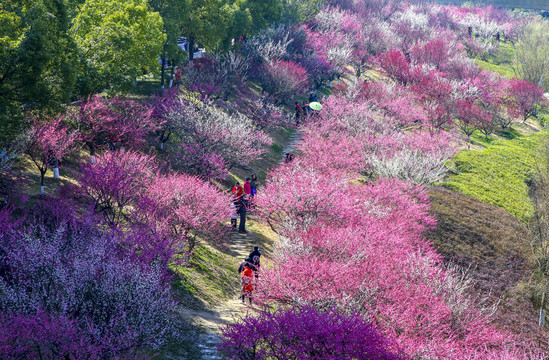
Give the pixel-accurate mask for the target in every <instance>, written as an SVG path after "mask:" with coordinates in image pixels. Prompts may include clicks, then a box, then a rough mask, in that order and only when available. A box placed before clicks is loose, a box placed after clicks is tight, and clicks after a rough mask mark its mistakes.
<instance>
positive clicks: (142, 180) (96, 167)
mask: <svg viewBox="0 0 549 360" xmlns="http://www.w3.org/2000/svg"><path fill="white" fill-rule="evenodd" d="M156 171H157V164H156V163H155V159H154V157H152V156H149V155H144V154H139V153H138V152H135V151H132V150H120V151H115V152H105V153H104V154H102V155H100V156H99V157H98V159H97V162H96V163H95V164H91V163H87V164H83V165H82V173H81V176H80V178H79V184H78V186H77V189H76V193H77V195H78V196H81V197H83V198H85V199H86V200H88V201H89V202H90V206H92V208H93V209H94V210H95V211H97V212H98V213H101V214H102V215H103V216H104V217H105V220H106V221H107V223H108V224H110V225H111V226H115V225H117V224H121V223H122V221H123V220H124V218H125V216H126V213H127V210H128V207H129V206H130V205H132V204H134V203H135V202H136V201H137V200H138V199H139V198H140V197H142V196H145V193H146V189H147V188H148V185H149V184H150V183H151V182H152V181H153V180H154V176H155V173H156Z"/></svg>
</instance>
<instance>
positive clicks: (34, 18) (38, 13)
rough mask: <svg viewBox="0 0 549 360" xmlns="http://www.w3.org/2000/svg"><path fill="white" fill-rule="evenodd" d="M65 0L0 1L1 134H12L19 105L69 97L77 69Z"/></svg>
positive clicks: (42, 105) (45, 104) (47, 104)
mask: <svg viewBox="0 0 549 360" xmlns="http://www.w3.org/2000/svg"><path fill="white" fill-rule="evenodd" d="M69 26H70V23H69V18H68V15H67V6H66V3H65V0H2V1H0V134H2V135H6V134H14V133H16V132H17V129H18V127H19V125H20V122H19V121H18V120H20V119H21V112H22V109H23V108H24V109H31V108H38V109H47V108H51V109H55V108H58V107H59V106H60V105H61V104H62V103H65V102H67V101H69V99H70V95H71V94H72V91H73V88H74V83H75V79H76V72H77V67H76V64H77V56H76V43H75V42H74V41H73V39H72V38H71V37H70V36H69V34H68V29H69Z"/></svg>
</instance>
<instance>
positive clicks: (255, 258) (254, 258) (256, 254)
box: [248, 246, 261, 278]
mask: <svg viewBox="0 0 549 360" xmlns="http://www.w3.org/2000/svg"><path fill="white" fill-rule="evenodd" d="M248 259H250V260H251V262H252V264H253V266H254V267H255V270H254V273H255V277H256V278H257V277H259V273H258V271H259V268H260V267H261V251H259V246H254V250H253V251H252V252H251V253H250V255H248Z"/></svg>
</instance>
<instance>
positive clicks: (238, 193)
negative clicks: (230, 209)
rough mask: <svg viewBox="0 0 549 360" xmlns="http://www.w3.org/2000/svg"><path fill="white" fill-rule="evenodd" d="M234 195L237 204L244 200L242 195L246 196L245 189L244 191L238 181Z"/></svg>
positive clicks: (233, 191)
mask: <svg viewBox="0 0 549 360" xmlns="http://www.w3.org/2000/svg"><path fill="white" fill-rule="evenodd" d="M232 193H233V196H234V197H235V200H234V201H235V203H238V202H239V201H240V200H241V199H242V195H244V189H242V186H240V183H239V182H238V181H237V182H235V183H234V187H233V190H232Z"/></svg>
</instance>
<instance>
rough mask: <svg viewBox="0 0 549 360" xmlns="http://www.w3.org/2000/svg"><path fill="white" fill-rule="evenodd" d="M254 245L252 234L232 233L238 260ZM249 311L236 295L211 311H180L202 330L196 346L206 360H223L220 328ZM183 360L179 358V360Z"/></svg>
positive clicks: (183, 316)
mask: <svg viewBox="0 0 549 360" xmlns="http://www.w3.org/2000/svg"><path fill="white" fill-rule="evenodd" d="M254 245H256V242H255V238H254V236H253V235H252V234H251V233H249V234H239V233H236V232H234V233H231V245H230V251H231V252H232V253H234V254H235V257H236V258H237V259H240V258H242V259H244V258H245V257H246V256H248V254H249V253H250V251H251V250H253V247H254ZM263 252H264V250H263ZM249 311H253V307H250V306H248V305H244V304H242V301H241V300H240V299H238V296H236V295H235V296H234V297H232V298H230V299H228V300H226V301H224V302H223V303H221V304H219V305H217V306H215V307H214V308H213V309H211V310H210V311H207V310H194V309H189V308H186V307H183V306H181V307H180V308H179V309H178V312H179V314H180V315H181V317H182V319H183V320H185V321H186V322H188V323H189V324H191V325H193V326H194V327H196V328H198V329H200V330H201V332H200V333H199V334H198V339H197V344H196V345H197V346H198V348H199V350H200V352H201V357H200V359H204V360H217V359H221V356H220V355H219V352H218V351H217V345H218V344H219V343H220V342H221V340H220V339H219V337H218V335H217V334H218V332H219V329H220V327H222V326H223V325H225V324H228V323H232V322H234V321H235V320H237V319H238V318H240V317H242V316H245V315H246V314H247V312H249ZM181 359H182V358H178V360H181Z"/></svg>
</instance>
